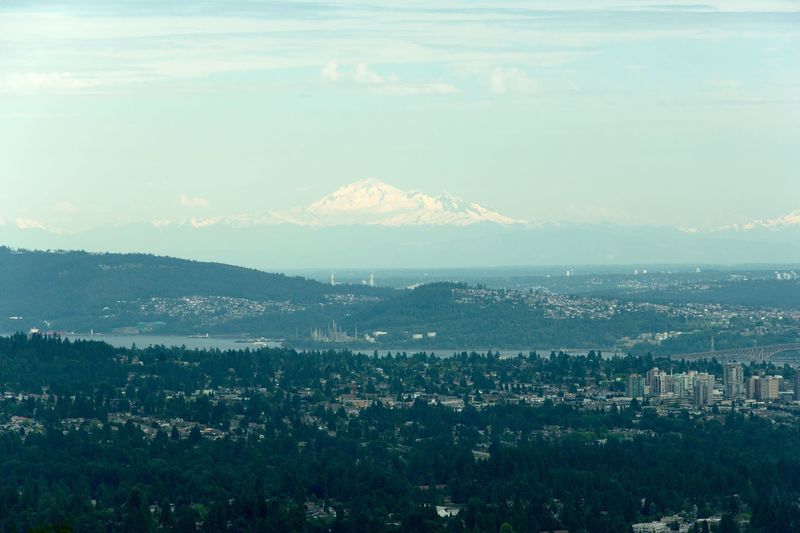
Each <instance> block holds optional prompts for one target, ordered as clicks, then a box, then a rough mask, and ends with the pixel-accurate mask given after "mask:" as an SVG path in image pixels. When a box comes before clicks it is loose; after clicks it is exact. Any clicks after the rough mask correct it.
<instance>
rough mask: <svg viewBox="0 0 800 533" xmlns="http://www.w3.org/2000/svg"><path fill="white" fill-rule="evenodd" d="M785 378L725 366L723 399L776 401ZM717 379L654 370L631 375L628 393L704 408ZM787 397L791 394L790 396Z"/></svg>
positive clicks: (798, 378) (798, 375) (797, 391)
mask: <svg viewBox="0 0 800 533" xmlns="http://www.w3.org/2000/svg"><path fill="white" fill-rule="evenodd" d="M793 378H794V379H793V385H794V390H793V399H794V400H795V401H800V369H797V370H795V373H794V376H793ZM782 383H783V377H782V376H774V375H765V374H764V373H763V372H760V373H758V374H753V375H751V376H750V377H749V378H748V379H747V380H745V378H744V367H743V366H742V364H741V363H728V364H726V365H725V368H724V372H723V376H722V389H721V396H722V398H723V399H725V400H731V401H740V400H760V401H773V400H777V399H779V398H780V396H781V390H782V389H783V388H784V386H783V385H782ZM715 385H716V378H715V377H714V375H713V374H709V373H707V372H697V371H694V370H692V371H689V372H681V373H680V374H673V373H671V372H670V373H667V372H665V371H664V370H660V369H658V368H653V369H652V370H650V371H648V372H647V374H646V375H641V374H630V375H629V376H628V380H627V383H626V388H625V393H626V396H628V397H630V398H644V397H645V396H652V397H661V398H663V397H671V398H676V399H685V400H691V401H692V403H693V404H694V405H695V406H696V407H703V406H706V405H709V404H711V403H713V402H714V400H715V396H714V391H715ZM787 394H788V393H787Z"/></svg>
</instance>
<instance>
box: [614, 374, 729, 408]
mask: <svg viewBox="0 0 800 533" xmlns="http://www.w3.org/2000/svg"><path fill="white" fill-rule="evenodd" d="M714 383H715V380H714V375H713V374H708V373H706V372H696V371H694V370H692V371H689V372H682V373H680V374H673V373H667V372H665V371H664V370H659V369H658V368H653V369H652V370H650V371H649V372H647V375H646V376H642V375H640V374H631V375H629V376H628V382H627V387H626V391H625V392H626V395H627V396H629V397H631V398H643V397H645V396H659V397H664V396H671V397H674V398H682V399H690V400H692V402H693V403H694V404H695V405H696V406H698V407H701V406H704V405H708V404H710V403H711V402H712V401H713V400H714Z"/></svg>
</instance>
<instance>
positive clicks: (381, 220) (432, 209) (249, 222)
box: [152, 178, 523, 228]
mask: <svg viewBox="0 0 800 533" xmlns="http://www.w3.org/2000/svg"><path fill="white" fill-rule="evenodd" d="M479 222H491V223H494V224H501V225H510V224H520V223H523V221H521V220H514V219H512V218H509V217H507V216H504V215H501V214H500V213H498V212H496V211H492V210H490V209H487V208H485V207H483V206H482V205H480V204H477V203H472V202H466V201H464V200H462V199H461V198H458V197H457V196H453V195H451V194H449V193H444V194H442V195H441V196H430V195H427V194H424V193H421V192H418V191H403V190H401V189H398V188H397V187H394V186H392V185H389V184H387V183H384V182H382V181H380V180H377V179H375V178H369V179H365V180H361V181H357V182H355V183H351V184H350V185H346V186H344V187H341V188H339V189H337V190H335V191H334V192H332V193H331V194H328V195H327V196H324V197H322V198H320V199H319V200H317V201H316V202H313V203H312V204H310V205H309V206H307V207H305V208H295V209H290V210H287V211H267V212H264V213H257V214H246V213H245V214H240V215H232V216H212V217H207V218H192V219H189V220H184V221H179V222H176V221H171V220H154V221H152V225H153V226H155V227H165V226H171V225H179V226H193V227H195V228H201V227H207V226H218V225H224V226H232V227H247V226H263V225H272V224H294V225H299V226H316V227H327V226H355V225H367V226H391V227H399V226H469V225H471V224H477V223H479Z"/></svg>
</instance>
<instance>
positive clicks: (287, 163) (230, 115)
mask: <svg viewBox="0 0 800 533" xmlns="http://www.w3.org/2000/svg"><path fill="white" fill-rule="evenodd" d="M798 169H800V2H798V1H796V0H791V1H790V0H711V1H709V2H704V3H702V4H699V3H694V2H691V3H679V2H669V3H667V2H665V3H663V4H654V3H649V2H639V1H630V0H627V1H626V0H618V1H612V0H578V1H567V0H559V1H555V0H550V1H539V0H533V1H525V2H523V1H520V2H514V1H508V0H485V1H484V0H474V1H461V2H456V1H445V2H430V1H413V2H400V1H385V2H370V1H367V2H346V1H343V2H338V1H332V2H328V1H325V0H321V1H314V2H302V1H301V2H291V3H283V2H250V1H236V0H233V1H226V2H202V3H199V2H174V1H172V0H159V1H157V2H155V1H154V2H150V1H142V0H137V1H135V2H126V1H114V2H108V1H103V2H100V1H94V0H86V1H81V2H39V1H37V2H32V1H31V2H24V1H14V0H3V1H0V184H1V185H2V187H0V220H5V221H7V222H8V221H18V223H19V221H23V222H22V223H23V224H24V223H27V224H37V223H42V224H45V225H48V226H51V227H59V228H65V229H73V230H74V229H81V228H87V227H91V226H95V225H99V224H108V223H115V222H124V221H129V220H130V221H140V220H151V219H157V218H175V217H181V216H185V217H190V216H209V215H215V214H235V213H242V212H253V211H258V210H262V209H281V208H286V207H291V206H297V205H304V204H307V203H309V202H311V201H313V200H315V199H317V198H318V197H320V196H321V195H323V194H325V193H328V192H330V191H331V190H333V189H335V188H337V187H339V186H341V185H344V184H347V183H349V182H352V181H356V180H359V179H363V178H366V177H377V178H379V179H382V180H384V181H386V182H388V183H391V184H393V185H396V186H398V187H401V188H406V189H419V190H422V191H424V192H428V193H432V194H438V193H440V192H442V191H444V190H447V191H450V192H452V193H454V194H457V195H459V196H462V197H464V198H465V199H468V200H473V201H478V202H481V203H483V204H486V205H488V206H490V207H493V208H496V209H497V210H499V211H501V212H502V213H504V214H506V215H508V216H510V217H513V218H521V219H527V220H534V221H536V220H565V219H578V220H583V221H612V222H619V223H625V224H636V223H647V224H670V225H676V226H683V227H685V226H696V227H701V228H702V227H713V226H716V225H722V224H728V223H736V222H739V223H741V222H745V221H747V220H751V219H756V218H772V217H777V216H781V215H784V214H786V213H788V212H790V211H793V210H796V209H799V208H800V171H798Z"/></svg>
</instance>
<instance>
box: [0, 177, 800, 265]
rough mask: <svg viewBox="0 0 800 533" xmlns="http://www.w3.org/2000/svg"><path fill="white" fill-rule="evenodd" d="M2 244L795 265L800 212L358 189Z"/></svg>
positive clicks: (507, 261)
mask: <svg viewBox="0 0 800 533" xmlns="http://www.w3.org/2000/svg"><path fill="white" fill-rule="evenodd" d="M0 244H5V245H8V246H12V247H20V248H33V249H84V250H89V251H96V252H105V251H111V252H147V253H155V254H161V255H172V256H178V257H185V258H191V259H199V260H207V261H221V262H227V263H232V264H240V265H245V266H249V267H254V268H262V269H280V270H285V269H292V268H309V267H322V268H334V267H335V268H342V267H366V268H403V267H424V268H436V267H458V266H476V267H485V266H505V265H570V264H596V265H619V264H653V263H683V264H686V263H689V264H692V263H706V264H708V263H713V264H734V263H796V262H800V211H795V212H792V213H789V214H787V215H784V216H781V217H776V218H773V219H763V220H756V221H752V222H750V223H747V224H739V225H729V226H725V227H720V228H715V229H711V230H698V229H693V228H676V227H667V226H646V225H642V226H624V225H615V224H602V223H600V224H584V223H577V222H569V221H566V222H550V223H531V222H526V221H522V220H517V219H514V218H512V217H509V216H506V215H504V214H501V213H499V212H497V211H495V210H492V209H489V208H487V207H485V206H483V205H481V204H479V203H475V202H469V201H465V200H462V199H461V198H458V197H456V196H453V195H451V194H448V193H444V194H441V195H439V196H432V195H428V194H425V193H422V192H419V191H403V190H401V189H399V188H397V187H393V186H391V185H388V184H386V183H383V182H381V181H379V180H377V179H367V180H362V181H359V182H355V183H352V184H350V185H347V186H345V187H341V188H340V189H338V190H336V191H334V192H332V193H331V194H328V195H326V196H324V197H322V198H320V199H319V200H317V201H315V202H313V203H311V204H309V205H307V206H305V207H301V208H294V209H287V210H283V211H264V212H260V213H240V214H236V215H217V216H209V217H204V218H189V219H177V218H162V219H157V220H150V221H142V222H139V223H130V224H124V225H115V226H109V227H100V228H95V229H92V230H87V231H82V232H77V233H70V232H58V231H53V230H49V229H47V228H45V227H42V226H41V225H39V224H34V223H33V222H31V221H19V220H18V221H16V222H12V221H7V222H6V223H4V224H3V223H0Z"/></svg>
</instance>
